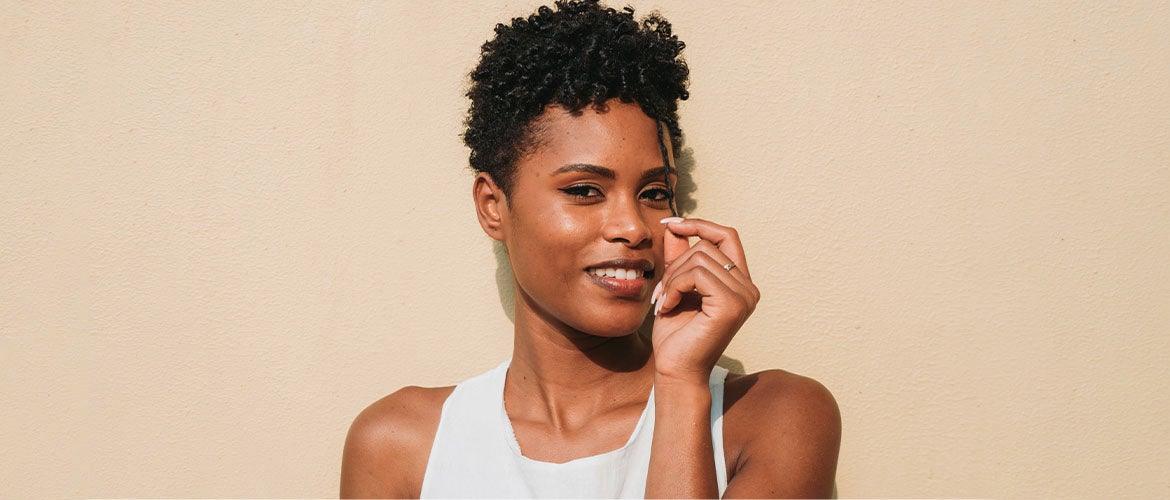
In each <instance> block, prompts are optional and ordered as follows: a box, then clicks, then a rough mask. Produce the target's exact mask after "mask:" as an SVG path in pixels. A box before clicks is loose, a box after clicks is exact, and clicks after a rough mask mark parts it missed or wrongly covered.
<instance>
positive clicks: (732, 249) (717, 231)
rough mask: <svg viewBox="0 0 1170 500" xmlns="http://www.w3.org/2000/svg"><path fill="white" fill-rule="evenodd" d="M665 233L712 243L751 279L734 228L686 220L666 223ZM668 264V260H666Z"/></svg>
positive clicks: (697, 220) (740, 243) (691, 219)
mask: <svg viewBox="0 0 1170 500" xmlns="http://www.w3.org/2000/svg"><path fill="white" fill-rule="evenodd" d="M666 229H667V233H669V234H673V235H675V236H678V237H681V238H686V237H689V236H698V237H699V238H700V239H704V240H707V241H710V242H711V243H714V244H715V246H717V247H719V250H720V251H721V252H723V254H724V255H726V256H728V257H730V258H731V260H732V262H735V265H736V266H737V267H739V268H740V269H742V270H743V274H744V275H745V276H747V277H748V279H751V277H752V273H751V271H749V270H748V265H747V257H746V256H745V255H744V252H743V243H742V242H740V240H739V232H738V231H736V230H735V228H731V227H727V226H721V225H719V224H716V223H714V222H711V221H707V220H703V219H696V218H687V219H683V221H682V222H667V224H666ZM668 262H669V260H668Z"/></svg>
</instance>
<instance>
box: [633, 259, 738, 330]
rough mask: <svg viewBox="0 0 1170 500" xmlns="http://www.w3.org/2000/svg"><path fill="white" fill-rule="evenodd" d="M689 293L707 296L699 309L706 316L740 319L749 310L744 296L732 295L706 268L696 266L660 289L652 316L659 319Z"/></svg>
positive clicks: (732, 291) (733, 293)
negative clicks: (660, 295)
mask: <svg viewBox="0 0 1170 500" xmlns="http://www.w3.org/2000/svg"><path fill="white" fill-rule="evenodd" d="M692 291H693V292H695V293H698V294H699V295H701V296H703V297H709V299H705V300H703V308H702V309H701V310H700V311H701V312H702V313H703V314H705V315H706V316H708V317H711V318H716V317H723V318H726V315H727V314H731V315H733V316H735V317H737V318H738V319H743V318H746V316H747V314H745V313H749V311H750V302H749V301H748V300H747V299H746V298H745V297H743V296H741V295H739V294H737V293H735V291H734V290H732V289H731V288H729V287H728V286H727V284H726V283H724V282H723V281H722V280H720V279H719V278H717V277H716V276H715V274H714V273H712V272H711V270H710V269H707V268H704V267H696V268H693V269H691V270H689V271H687V272H685V273H682V274H680V275H678V276H677V277H675V278H674V279H672V280H671V281H670V283H668V284H667V286H666V287H664V288H663V295H662V301H661V302H659V303H658V309H657V310H656V311H655V314H656V315H658V316H661V315H663V314H666V313H668V312H670V311H672V310H673V309H674V307H675V306H677V305H678V304H679V303H681V302H682V298H683V294H684V293H690V292H692Z"/></svg>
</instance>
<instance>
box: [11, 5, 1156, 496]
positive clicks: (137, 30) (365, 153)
mask: <svg viewBox="0 0 1170 500" xmlns="http://www.w3.org/2000/svg"><path fill="white" fill-rule="evenodd" d="M632 3H633V5H634V6H635V7H637V8H638V9H639V10H640V11H644V10H646V9H649V8H651V7H655V6H659V5H660V6H661V7H662V9H663V12H664V13H665V14H666V15H667V17H668V18H669V19H670V20H671V21H672V22H673V23H674V24H675V28H676V31H677V33H678V34H679V35H680V36H681V38H682V39H683V40H684V41H686V43H687V49H686V55H687V59H688V61H689V62H690V64H691V68H692V71H693V83H692V87H691V89H692V99H691V100H690V101H688V102H685V103H684V104H683V105H682V108H681V116H682V124H683V127H684V130H685V131H686V132H687V137H688V140H689V142H688V146H689V147H690V148H692V150H691V153H690V154H691V159H692V160H693V163H694V170H693V179H694V182H695V186H696V187H697V190H696V191H695V193H694V199H695V206H694V210H693V211H691V214H693V215H697V216H701V217H705V218H709V219H712V220H715V221H718V222H722V223H725V224H729V225H732V226H735V227H737V228H739V230H740V231H741V233H742V235H743V239H744V241H745V244H746V246H747V254H748V258H749V261H750V262H752V266H753V267H752V270H753V274H754V275H755V276H756V277H757V281H758V284H759V287H760V289H761V290H762V291H763V293H764V299H763V301H762V302H761V303H760V306H759V308H758V309H757V311H756V313H755V315H754V316H753V317H752V319H751V320H750V321H749V322H748V323H747V325H746V326H745V327H744V328H743V329H742V330H741V331H740V332H739V334H738V336H737V337H736V339H735V340H734V342H733V343H732V345H731V347H730V348H729V350H728V355H729V356H730V357H731V358H734V359H735V360H738V361H740V362H741V363H742V365H743V366H744V367H745V368H746V369H747V370H749V371H756V370H761V369H766V368H785V369H788V370H791V371H794V372H797V373H802V374H806V375H809V376H812V377H815V378H817V379H819V380H821V381H822V382H824V383H825V384H826V385H827V386H828V387H829V388H831V389H832V390H833V392H834V393H835V395H836V397H837V399H838V401H839V403H840V406H841V409H842V412H843V415H844V443H843V445H842V449H841V459H840V470H839V475H838V489H839V492H840V495H841V496H842V497H850V496H963V497H967V496H979V497H983V496H988V497H1036V496H1041V497H1112V496H1123V497H1146V496H1148V497H1157V496H1163V497H1164V496H1167V495H1170V483H1168V481H1167V479H1165V477H1166V476H1165V474H1166V471H1167V470H1170V456H1168V454H1167V453H1166V452H1165V451H1164V450H1165V445H1166V443H1167V442H1170V424H1168V422H1170V397H1168V391H1167V388H1166V385H1167V383H1168V382H1170V370H1168V368H1167V366H1168V365H1170V363H1168V360H1170V340H1168V339H1170V335H1167V333H1170V265H1168V264H1167V261H1168V259H1170V194H1168V191H1170V132H1168V129H1170V125H1168V124H1170V118H1168V117H1170V84H1168V83H1167V82H1170V35H1168V33H1170V7H1168V4H1167V3H1164V2H1163V3H1156V4H1155V3H1152V2H1142V3H1126V4H1124V5H1096V4H1095V3H1086V4H1080V5H1078V4H1074V3H1071V2H1050V3H1039V4H1036V3H1029V4H1027V5H1026V4H1025V3H1024V2H997V3H991V2H963V3H958V2H947V3H948V4H950V5H937V4H936V3H935V2H921V3H918V2H902V1H896V2H895V1H890V2H883V3H870V2H866V3H860V4H858V3H853V2H850V3H804V2H800V3H798V2H774V3H773V2H742V1H740V2H717V3H716V2H702V3H700V2H694V3H690V2H687V3H681V2H670V3H667V2H660V1H658V0H654V1H637V2H632ZM537 4H538V2H535V1H527V0H526V1H506V2H502V3H497V4H494V5H489V4H486V3H478V2H477V3H471V2H462V5H459V6H450V5H447V4H445V3H444V4H440V5H431V3H430V2H426V3H424V2H405V1H403V2H386V3H380V2H379V3H373V2H371V3H345V4H342V3H334V2H319V3H310V4H300V3H297V4H294V3H293V2H275V1H274V2H223V3H215V4H203V3H200V4H198V5H184V3H175V2H170V3H167V4H155V3H122V2H118V3H93V2H58V1H40V2H14V1H5V2H3V6H2V7H0V57H2V58H3V64H2V66H3V70H0V92H2V94H0V115H2V116H3V119H2V120H0V149H2V153H0V377H2V378H0V393H2V394H3V398H4V402H3V404H2V405H0V446H2V447H3V451H2V452H0V497H6V498H25V497H58V496H96V497H109V496H117V497H122V496H156V497H157V496H164V497H166V496H182V497H220V496H226V497H261V496H292V497H318V496H325V497H327V496H335V495H336V488H337V476H338V469H339V459H340V452H341V446H342V442H343V439H344V434H345V431H346V429H347V427H348V425H349V423H350V420H351V419H352V418H353V416H354V415H356V413H357V412H358V411H359V410H360V409H361V408H363V407H364V406H365V405H366V404H368V403H369V402H371V401H373V400H374V399H376V398H378V397H379V396H381V395H384V394H386V393H388V392H390V391H393V390H395V389H396V388H398V387H400V386H403V385H407V384H416V385H446V384H451V383H454V382H456V381H458V380H461V379H463V378H465V377H467V376H470V375H472V374H475V373H478V372H480V371H483V370H485V369H487V368H489V367H491V366H493V365H494V364H495V363H496V362H498V361H499V360H500V359H502V357H504V356H507V355H508V354H509V352H510V346H511V331H512V325H511V323H510V322H509V319H508V314H507V312H506V311H505V305H506V304H510V302H509V300H510V299H509V298H508V296H507V295H506V294H504V295H503V296H501V293H500V291H499V290H500V286H499V285H498V283H500V282H503V280H506V279H507V276H508V273H509V271H508V269H507V267H506V266H503V267H501V266H500V263H499V258H498V255H497V253H495V251H494V249H493V245H492V244H491V240H489V239H488V238H487V237H486V236H485V235H484V234H483V233H482V231H481V230H480V228H479V226H478V224H477V223H476V221H475V219H474V215H473V211H472V206H471V198H470V191H469V190H470V178H471V176H470V174H469V173H468V172H467V171H466V170H465V166H466V161H467V151H466V149H465V148H464V146H463V145H462V144H461V143H460V141H459V139H458V133H459V132H460V125H461V123H460V121H461V118H462V116H463V113H464V112H465V109H466V104H467V103H466V101H465V99H464V98H463V96H462V91H463V86H464V80H463V78H464V75H465V73H466V72H467V71H468V70H469V69H470V68H471V66H472V65H473V64H474V62H475V60H476V57H477V52H478V47H479V44H480V43H482V42H483V41H484V40H486V39H487V38H488V37H489V36H490V35H491V32H492V26H493V25H494V23H496V22H499V21H505V20H507V19H508V18H509V17H510V16H512V15H521V14H527V13H528V12H530V11H531V10H532V8H533V7H534V6H536V5H537ZM614 5H615V6H619V7H620V6H621V5H625V4H624V3H617V2H615V3H614Z"/></svg>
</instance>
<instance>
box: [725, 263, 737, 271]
mask: <svg viewBox="0 0 1170 500" xmlns="http://www.w3.org/2000/svg"><path fill="white" fill-rule="evenodd" d="M723 269H726V270H727V271H728V272H731V270H732V269H735V263H734V262H728V263H726V264H724V265H723Z"/></svg>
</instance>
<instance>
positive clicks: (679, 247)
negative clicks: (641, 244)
mask: <svg viewBox="0 0 1170 500" xmlns="http://www.w3.org/2000/svg"><path fill="white" fill-rule="evenodd" d="M662 220H663V221H665V222H663V223H664V224H667V228H668V229H667V230H666V231H663V232H662V257H663V259H665V260H666V264H667V265H670V263H671V262H674V261H675V259H678V258H679V257H680V256H682V254H683V252H686V251H687V249H688V248H690V247H691V241H690V240H689V239H687V237H686V236H679V235H677V234H675V233H672V232H671V231H670V230H669V227H670V226H669V223H670V222H671V221H680V220H683V218H682V217H667V218H665V219H662Z"/></svg>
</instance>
